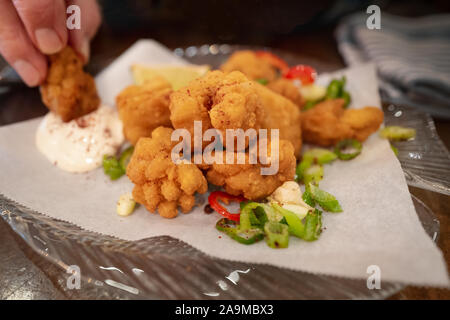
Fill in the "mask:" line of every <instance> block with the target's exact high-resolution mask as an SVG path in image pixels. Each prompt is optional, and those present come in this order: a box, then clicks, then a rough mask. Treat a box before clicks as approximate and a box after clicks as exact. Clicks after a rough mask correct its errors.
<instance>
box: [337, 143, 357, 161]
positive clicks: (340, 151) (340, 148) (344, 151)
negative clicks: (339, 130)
mask: <svg viewBox="0 0 450 320" xmlns="http://www.w3.org/2000/svg"><path fill="white" fill-rule="evenodd" d="M349 149H350V150H351V152H348V150H349ZM361 150H362V144H361V142H359V141H358V140H355V139H345V140H342V141H339V142H338V143H337V144H336V146H335V147H334V153H336V155H337V156H338V158H339V159H341V160H351V159H353V158H355V157H357V156H358V155H359V154H360V153H361Z"/></svg>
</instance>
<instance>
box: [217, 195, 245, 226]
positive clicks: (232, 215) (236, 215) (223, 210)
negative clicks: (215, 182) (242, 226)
mask: <svg viewBox="0 0 450 320" xmlns="http://www.w3.org/2000/svg"><path fill="white" fill-rule="evenodd" d="M219 200H221V201H223V202H225V203H228V202H229V201H235V202H243V201H247V199H245V198H244V197H242V196H233V195H231V194H228V193H226V192H223V191H214V192H211V193H210V194H209V197H208V202H209V205H210V206H211V208H213V209H214V210H215V211H216V212H217V213H219V214H221V215H222V216H224V217H225V218H227V219H230V220H233V221H239V219H240V215H241V213H240V212H239V213H231V212H229V211H228V210H227V209H226V208H224V207H223V206H222V205H221V204H220V203H219Z"/></svg>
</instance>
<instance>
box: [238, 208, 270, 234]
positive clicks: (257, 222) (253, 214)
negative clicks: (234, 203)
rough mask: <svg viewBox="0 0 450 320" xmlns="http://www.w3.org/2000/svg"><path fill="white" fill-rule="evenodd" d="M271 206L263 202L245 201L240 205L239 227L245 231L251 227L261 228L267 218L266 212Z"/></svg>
mask: <svg viewBox="0 0 450 320" xmlns="http://www.w3.org/2000/svg"><path fill="white" fill-rule="evenodd" d="M269 211H271V208H270V207H269V206H268V205H267V204H264V203H258V202H246V203H244V204H243V205H242V206H241V217H240V229H241V231H246V230H248V229H251V228H253V227H258V228H261V229H262V228H263V227H264V224H265V223H266V222H267V221H268V220H269V218H268V215H267V213H266V212H269Z"/></svg>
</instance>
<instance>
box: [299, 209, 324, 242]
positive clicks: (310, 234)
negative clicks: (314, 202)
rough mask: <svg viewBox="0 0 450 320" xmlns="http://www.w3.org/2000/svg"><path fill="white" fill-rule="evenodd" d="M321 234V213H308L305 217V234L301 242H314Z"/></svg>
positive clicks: (318, 211)
mask: <svg viewBox="0 0 450 320" xmlns="http://www.w3.org/2000/svg"><path fill="white" fill-rule="evenodd" d="M321 233H322V212H321V211H320V210H317V209H316V210H314V212H310V213H308V215H307V216H306V217H305V232H304V235H303V238H302V239H303V240H306V241H314V240H317V239H319V236H320V234H321Z"/></svg>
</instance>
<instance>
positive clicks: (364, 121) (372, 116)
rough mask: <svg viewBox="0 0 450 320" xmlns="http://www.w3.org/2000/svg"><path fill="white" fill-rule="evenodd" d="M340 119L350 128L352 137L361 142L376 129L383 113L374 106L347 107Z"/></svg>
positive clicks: (381, 121)
mask: <svg viewBox="0 0 450 320" xmlns="http://www.w3.org/2000/svg"><path fill="white" fill-rule="evenodd" d="M340 120H341V122H342V123H344V124H347V125H348V126H349V127H350V128H352V130H353V132H354V133H353V136H352V137H353V138H354V139H356V140H358V141H361V142H362V141H365V140H366V139H367V138H368V137H369V136H370V135H371V134H372V133H374V132H375V131H377V130H378V128H379V127H380V125H381V124H382V123H383V120H384V114H383V111H381V109H379V108H376V107H364V108H362V109H348V110H345V111H344V114H343V115H342V117H341V119H340Z"/></svg>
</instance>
